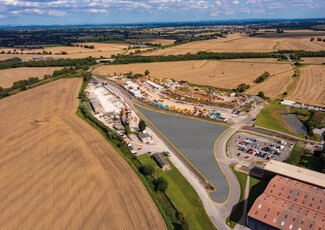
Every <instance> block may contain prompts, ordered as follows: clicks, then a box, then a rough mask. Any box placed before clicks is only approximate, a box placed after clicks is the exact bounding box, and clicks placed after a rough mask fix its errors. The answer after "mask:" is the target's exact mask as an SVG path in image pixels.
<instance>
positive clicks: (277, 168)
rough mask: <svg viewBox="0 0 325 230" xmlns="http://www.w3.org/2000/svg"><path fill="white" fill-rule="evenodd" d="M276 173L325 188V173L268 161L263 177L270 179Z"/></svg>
mask: <svg viewBox="0 0 325 230" xmlns="http://www.w3.org/2000/svg"><path fill="white" fill-rule="evenodd" d="M275 175H281V176H284V177H288V178H291V179H294V180H299V181H302V182H305V183H308V184H312V185H315V186H319V187H322V188H325V175H324V174H323V173H319V172H315V171H312V170H309V169H305V168H301V167H297V166H294V165H290V164H287V163H283V162H279V161H275V160H271V161H269V162H268V163H266V165H265V167H264V169H263V178H264V179H265V180H270V179H271V178H273V177H274V176H275Z"/></svg>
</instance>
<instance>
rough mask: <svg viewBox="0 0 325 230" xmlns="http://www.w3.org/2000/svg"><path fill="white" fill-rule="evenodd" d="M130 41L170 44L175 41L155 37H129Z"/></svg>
mask: <svg viewBox="0 0 325 230" xmlns="http://www.w3.org/2000/svg"><path fill="white" fill-rule="evenodd" d="M127 41H128V42H131V43H137V44H140V43H152V44H161V45H163V46H164V45H170V44H173V43H174V42H175V40H173V39H153V38H138V39H128V40H127Z"/></svg>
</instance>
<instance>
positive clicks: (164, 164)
mask: <svg viewBox="0 0 325 230" xmlns="http://www.w3.org/2000/svg"><path fill="white" fill-rule="evenodd" d="M152 157H153V159H154V160H155V161H156V162H157V164H158V165H159V166H160V167H161V168H162V170H169V169H171V167H170V164H169V163H168V161H167V160H166V159H165V157H163V156H162V155H161V153H155V154H153V155H152Z"/></svg>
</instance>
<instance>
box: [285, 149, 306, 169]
mask: <svg viewBox="0 0 325 230" xmlns="http://www.w3.org/2000/svg"><path fill="white" fill-rule="evenodd" d="M303 155H304V148H303V147H300V146H299V145H295V146H294V148H293V149H292V151H291V153H290V156H289V158H288V160H287V162H288V164H292V165H297V164H299V162H300V158H301V157H302V156H303Z"/></svg>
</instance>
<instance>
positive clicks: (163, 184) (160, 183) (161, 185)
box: [155, 177, 168, 192]
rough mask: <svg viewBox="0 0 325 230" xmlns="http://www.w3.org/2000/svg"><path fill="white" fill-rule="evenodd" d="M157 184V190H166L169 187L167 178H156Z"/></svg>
mask: <svg viewBox="0 0 325 230" xmlns="http://www.w3.org/2000/svg"><path fill="white" fill-rule="evenodd" d="M155 186H156V190H157V191H162V192H165V191H166V189H167V188H168V182H167V180H166V179H165V178H163V177H159V178H158V179H156V180H155Z"/></svg>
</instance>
